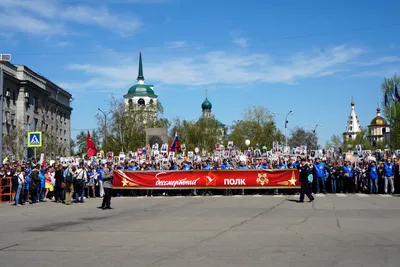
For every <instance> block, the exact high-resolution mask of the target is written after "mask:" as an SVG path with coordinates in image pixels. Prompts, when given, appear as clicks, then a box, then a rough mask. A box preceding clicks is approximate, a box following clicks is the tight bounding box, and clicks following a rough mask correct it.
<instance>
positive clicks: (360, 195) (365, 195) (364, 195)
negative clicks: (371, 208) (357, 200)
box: [356, 193, 368, 197]
mask: <svg viewBox="0 0 400 267" xmlns="http://www.w3.org/2000/svg"><path fill="white" fill-rule="evenodd" d="M356 195H357V196H359V197H368V195H367V194H362V193H358V194H356Z"/></svg>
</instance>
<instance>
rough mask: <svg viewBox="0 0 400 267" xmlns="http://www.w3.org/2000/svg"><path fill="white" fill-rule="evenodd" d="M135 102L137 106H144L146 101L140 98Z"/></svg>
mask: <svg viewBox="0 0 400 267" xmlns="http://www.w3.org/2000/svg"><path fill="white" fill-rule="evenodd" d="M137 103H138V106H139V107H144V106H145V105H146V102H145V101H144V99H143V98H140V99H139V100H138V102H137Z"/></svg>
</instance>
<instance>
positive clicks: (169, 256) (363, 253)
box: [0, 194, 400, 267]
mask: <svg viewBox="0 0 400 267" xmlns="http://www.w3.org/2000/svg"><path fill="white" fill-rule="evenodd" d="M297 197H298V196H282V195H278V196H214V197H212V196H206V197H154V198H150V197H149V198H145V197H135V198H133V197H132V198H113V199H112V204H113V206H114V208H115V209H114V210H104V211H103V210H101V209H98V208H97V207H98V206H99V205H100V202H101V200H100V199H89V200H87V201H86V203H84V204H74V205H71V206H66V205H62V204H56V203H41V204H39V205H33V206H32V205H27V206H23V207H21V208H17V207H12V206H10V205H9V204H0V266H13V267H19V266H21V267H22V266H23V267H28V266H29V267H47V266H57V267H63V266H65V267H71V266H79V267H82V266H96V267H102V266H109V267H117V266H171V267H172V266H185V267H186V266H190V267H197V266H199V267H200V266H201V267H204V266H221V267H222V266H263V267H265V266H296V267H303V266H304V267H311V266H318V267H321V266H324V267H326V266H352V267H353V266H363V267H365V266H371V267H372V266H373V267H376V266H393V267H398V266H400V253H399V252H400V213H399V209H400V197H398V196H385V195H364V194H355V195H353V194H336V195H335V194H328V195H318V196H317V197H316V200H315V202H313V203H296V202H294V200H295V199H296V198H297Z"/></svg>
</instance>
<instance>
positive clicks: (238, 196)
mask: <svg viewBox="0 0 400 267" xmlns="http://www.w3.org/2000/svg"><path fill="white" fill-rule="evenodd" d="M232 197H243V195H233V196H232Z"/></svg>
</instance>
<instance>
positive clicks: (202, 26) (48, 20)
mask: <svg viewBox="0 0 400 267" xmlns="http://www.w3.org/2000/svg"><path fill="white" fill-rule="evenodd" d="M228 3H229V4H228ZM398 10H400V2H396V1H379V3H378V1H370V0H364V1H357V0H354V1H344V0H336V1H328V0H327V1H307V0H305V1H294V0H293V1H283V0H282V1H255V0H249V1H238V0H231V1H222V0H214V1H210V0H202V1H194V0H193V1H190V0H165V1H164V0H81V1H78V0H68V1H67V0H64V1H63V0H34V1H23V0H0V16H1V18H2V24H1V25H0V36H1V38H2V41H1V43H0V53H11V54H12V55H13V57H12V62H13V63H15V64H24V65H27V66H28V67H29V68H31V69H33V70H34V71H36V72H39V73H41V74H43V75H44V76H46V77H47V78H49V79H50V80H52V81H54V82H56V83H57V84H59V85H61V86H62V87H63V88H65V89H66V90H68V91H69V92H71V93H72V94H73V96H74V98H75V100H74V101H73V103H72V106H73V108H74V110H73V114H72V136H75V135H76V134H77V133H78V130H79V129H93V128H95V127H96V120H95V119H94V116H95V115H96V113H97V108H98V107H100V108H107V103H108V100H109V99H110V97H111V96H112V95H113V96H114V97H117V98H122V96H123V95H124V94H125V93H126V92H127V90H128V89H129V87H130V86H131V85H133V84H135V83H136V77H137V64H138V54H139V50H140V48H141V49H142V51H143V61H144V62H143V63H144V76H145V78H146V83H148V84H154V86H155V92H156V94H158V95H159V100H160V101H161V103H162V104H163V106H164V109H165V114H164V117H166V118H169V119H172V118H174V117H181V118H184V119H197V118H198V117H199V116H200V114H201V107H200V106H201V103H202V101H203V100H204V97H205V89H206V88H208V89H209V100H210V101H211V102H212V104H213V110H212V111H213V113H214V114H215V116H216V117H217V118H218V119H219V120H220V121H222V122H223V123H225V124H227V125H229V124H232V121H233V120H236V119H240V118H241V116H242V114H243V111H244V110H245V109H246V107H248V106H250V105H264V106H266V107H267V108H268V109H269V110H271V111H272V112H277V113H280V114H285V113H287V112H288V111H289V110H293V111H294V112H295V114H294V115H293V116H291V118H290V122H289V129H292V128H294V127H296V126H303V125H304V124H307V125H310V127H313V126H314V125H316V124H320V125H322V127H321V128H319V129H318V133H319V137H320V143H322V144H325V141H326V140H327V139H329V137H330V136H331V135H332V134H341V133H342V132H343V131H344V130H345V127H346V121H347V117H348V115H349V113H350V102H351V98H352V97H353V98H354V101H355V102H356V112H357V114H358V117H359V119H360V122H361V124H362V126H366V125H368V123H369V122H370V120H371V119H372V118H373V117H374V116H375V115H376V107H377V103H378V102H380V101H381V97H382V96H381V89H380V84H381V82H382V80H383V78H384V77H385V76H386V77H391V76H392V75H393V74H394V73H396V72H397V73H398V74H400V67H399V66H400V64H399V63H400V52H399V46H400V37H399V34H398V33H399V32H400V16H399V12H398ZM276 119H277V124H278V127H279V128H281V129H282V130H283V125H284V119H283V117H281V116H277V117H276Z"/></svg>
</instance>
